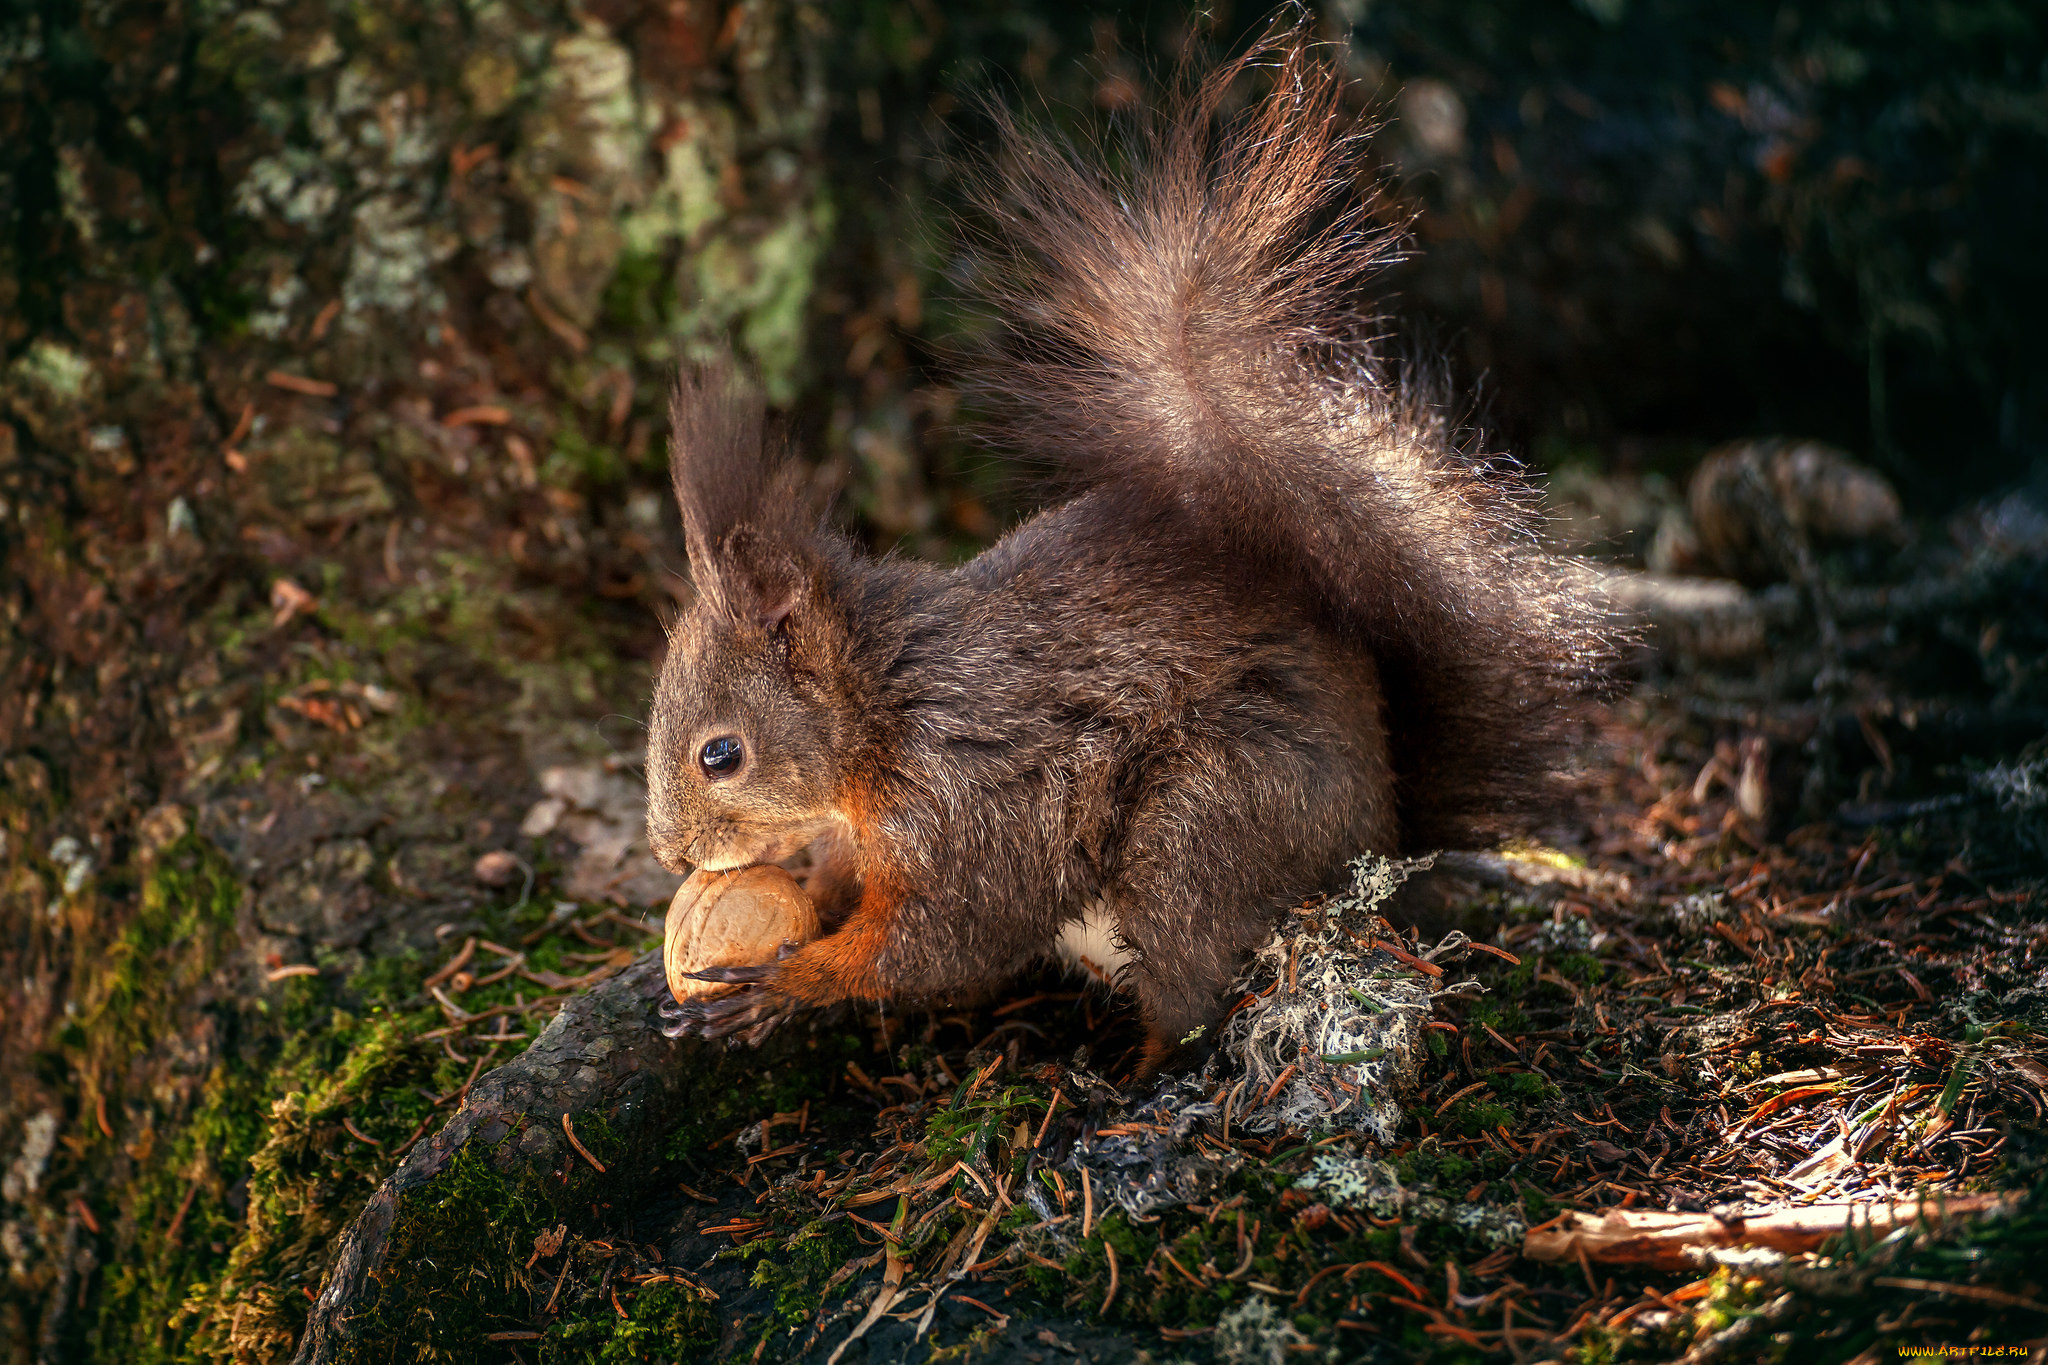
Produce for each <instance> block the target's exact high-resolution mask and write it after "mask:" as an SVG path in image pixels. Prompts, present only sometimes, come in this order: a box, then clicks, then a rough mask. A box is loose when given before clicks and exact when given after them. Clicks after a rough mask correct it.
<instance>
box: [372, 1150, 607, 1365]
mask: <svg viewBox="0 0 2048 1365" xmlns="http://www.w3.org/2000/svg"><path fill="white" fill-rule="evenodd" d="M579 1135H580V1134H579ZM557 1212H558V1211H557V1209H556V1205H555V1202H554V1200H553V1199H552V1198H550V1196H549V1194H548V1192H547V1191H545V1190H544V1189H543V1188H542V1185H541V1180H540V1177H539V1176H537V1175H535V1174H533V1173H532V1172H531V1171H530V1170H528V1169H527V1168H525V1167H520V1168H518V1170H517V1172H516V1173H515V1174H512V1175H507V1174H506V1173H505V1172H503V1171H501V1170H499V1169H498V1166H497V1164H496V1163H495V1162H494V1161H493V1160H492V1158H491V1155H490V1153H488V1152H483V1151H479V1150H477V1149H476V1148H475V1147H474V1146H468V1147H464V1148H463V1150H462V1151H461V1152H459V1153H458V1154H457V1155H456V1157H455V1159H454V1160H453V1161H451V1162H450V1163H449V1164H448V1166H447V1168H446V1169H444V1170H443V1171H442V1172H441V1173H440V1174H439V1175H438V1176H436V1177H435V1178H434V1179H433V1180H432V1181H431V1182H430V1183H429V1184H427V1185H426V1186H424V1187H422V1188H421V1189H419V1190H415V1191H412V1192H411V1193H409V1194H407V1195H406V1196H405V1197H404V1198H403V1199H402V1200H401V1201H400V1204H399V1210H398V1216H397V1218H396V1219H395V1221H394V1222H393V1224H392V1228H391V1236H390V1241H389V1243H388V1244H387V1248H386V1252H385V1257H384V1263H383V1267H382V1269H381V1271H380V1272H379V1275H378V1277H377V1279H378V1284H379V1288H380V1289H381V1291H382V1292H381V1293H380V1294H379V1296H378V1298H377V1300H376V1303H375V1305H374V1306H373V1307H372V1308H371V1309H370V1312H369V1315H368V1318H367V1320H366V1321H363V1322H362V1323H361V1324H360V1333H361V1334H360V1336H359V1337H358V1339H357V1342H356V1345H355V1349H354V1354H355V1355H357V1356H359V1357H361V1358H364V1359H386V1358H396V1359H405V1360H417V1361H433V1360H458V1359H460V1360H467V1359H471V1358H473V1357H474V1356H475V1354H476V1351H477V1345H478V1343H479V1342H480V1341H481V1340H482V1339H483V1338H484V1337H485V1336H486V1335H488V1334H489V1333H492V1332H501V1331H517V1330H520V1329H522V1328H524V1327H526V1326H527V1323H528V1319H527V1317H526V1314H525V1313H524V1312H521V1313H517V1314H514V1313H512V1312H509V1311H508V1310H509V1309H511V1308H512V1307H513V1305H515V1304H517V1305H519V1306H520V1307H521V1308H524V1306H525V1296H526V1295H528V1294H530V1292H531V1291H532V1289H533V1278H532V1275H533V1272H531V1271H530V1270H528V1269H527V1266H526V1262H527V1261H528V1260H529V1259H530V1258H531V1256H532V1252H533V1242H534V1238H535V1237H537V1236H538V1235H539V1234H540V1233H542V1232H544V1231H546V1230H548V1229H549V1228H551V1227H553V1226H554V1225H555V1223H556V1222H557V1221H558V1220H557ZM458 1266H459V1267H461V1271H460V1273H453V1272H452V1270H450V1269H448V1268H452V1267H458ZM563 1358H564V1359H580V1358H583V1357H574V1356H571V1357H563ZM603 1358H605V1359H611V1358H613V1357H603Z"/></svg>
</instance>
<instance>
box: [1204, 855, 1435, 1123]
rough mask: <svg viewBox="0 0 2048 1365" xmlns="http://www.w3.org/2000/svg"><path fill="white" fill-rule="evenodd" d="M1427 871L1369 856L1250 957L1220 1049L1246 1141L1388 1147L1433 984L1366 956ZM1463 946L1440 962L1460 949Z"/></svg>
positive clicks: (1384, 956)
mask: <svg viewBox="0 0 2048 1365" xmlns="http://www.w3.org/2000/svg"><path fill="white" fill-rule="evenodd" d="M1430 861H1431V860H1430V859H1428V858H1420V859H1412V860H1407V861H1396V860H1393V859H1389V858H1382V857H1377V856H1373V855H1368V856H1366V857H1363V858H1360V859H1358V860H1357V861H1356V862H1355V863H1353V864H1352V883H1351V886H1350V888H1349V889H1348V890H1346V891H1345V892H1344V893H1343V894H1341V895H1338V896H1335V897H1333V898H1331V899H1330V900H1329V901H1328V902H1326V903H1325V904H1323V905H1322V906H1320V907H1316V908H1314V909H1311V910H1307V911H1303V912H1300V913H1298V914H1297V915H1296V916H1295V917H1294V918H1293V919H1292V920H1291V921H1290V922H1289V923H1287V924H1286V925H1284V926H1282V928H1281V930H1280V931H1279V932H1277V933H1276V934H1274V936H1273V938H1272V939H1271V940H1270V941H1269V942H1268V943H1267V944H1266V945H1265V947H1263V948H1261V949H1259V950H1258V952H1256V953H1255V954H1253V956H1252V960H1251V963H1250V965H1249V966H1248V967H1247V969H1246V973H1245V975H1244V977H1243V979H1242V980H1241V981H1240V982H1239V989H1240V990H1241V991H1242V993H1244V994H1246V995H1250V996H1252V997H1253V998H1252V999H1251V1001H1250V1002H1249V1003H1247V1004H1246V1005H1245V1006H1244V1007H1243V1008H1241V1009H1239V1010H1237V1011H1236V1012H1235V1013H1234V1014H1232V1015H1231V1016H1230V1018H1229V1020H1228V1021H1227V1022H1226V1023H1225V1024H1224V1026H1223V1033H1222V1038H1221V1042H1222V1048H1223V1052H1224V1053H1225V1055H1226V1056H1227V1057H1228V1059H1229V1060H1230V1061H1231V1063H1233V1064H1234V1065H1235V1066H1237V1067H1239V1068H1241V1069H1242V1071H1243V1079H1242V1081H1240V1082H1238V1083H1237V1087H1236V1091H1235V1092H1234V1094H1236V1095H1240V1096H1242V1097H1243V1098H1242V1099H1241V1101H1240V1102H1239V1103H1238V1104H1236V1105H1234V1106H1233V1108H1234V1109H1235V1110H1236V1113H1237V1121H1238V1123H1239V1124H1240V1125H1241V1126H1242V1127H1243V1128H1244V1129H1245V1130H1246V1131H1248V1132H1253V1133H1272V1132H1276V1131H1278V1130H1279V1129H1281V1128H1283V1127H1285V1128H1292V1129H1296V1130H1300V1131H1304V1132H1307V1131H1315V1132H1332V1131H1357V1132H1361V1133H1365V1134H1368V1135H1370V1136H1371V1137H1372V1138H1374V1139H1375V1140H1376V1141H1379V1142H1381V1143H1392V1142H1393V1141H1394V1134H1395V1131H1396V1130H1397V1129H1398V1127H1399V1126H1400V1122H1401V1105H1400V1097H1401V1096H1402V1094H1403V1093H1405V1092H1406V1090H1407V1089H1408V1088H1409V1087H1410V1085H1411V1084H1412V1082H1413V1080H1414V1076H1415V1073H1416V1069H1417V1068H1418V1067H1419V1066H1420V1064H1421V1059H1422V1054H1423V1051H1424V1048H1425V1044H1426V1040H1427V1037H1428V1032H1429V1017H1430V999H1431V995H1432V991H1431V986H1430V982H1431V978H1430V977H1429V976H1428V975H1427V974H1426V972H1425V971H1424V970H1423V969H1421V968H1417V967H1416V966H1414V965H1413V964H1412V962H1411V961H1408V960H1404V958H1403V957H1397V956H1395V955H1394V954H1393V953H1392V952H1389V951H1387V949H1386V948H1385V947H1379V946H1375V944H1376V942H1377V940H1376V939H1375V937H1374V935H1375V933H1376V926H1377V925H1378V924H1379V918H1378V915H1379V908H1380V907H1381V906H1382V905H1383V904H1385V902H1386V901H1387V899H1388V898H1389V897H1390V896H1392V895H1393V894H1394V892H1395V891H1397V890H1399V889H1400V887H1401V884H1402V883H1403V882H1405V881H1406V880H1407V879H1408V877H1409V876H1410V874H1412V873H1414V872H1418V871H1422V870H1424V869H1426V868H1427V867H1429V866H1430ZM1463 942H1464V938H1463V936H1462V935H1454V936H1453V939H1447V940H1445V943H1444V944H1443V945H1442V946H1441V947H1440V948H1439V949H1437V950H1435V951H1438V952H1444V951H1448V950H1449V949H1451V948H1452V947H1454V946H1457V945H1458V944H1462V943H1463Z"/></svg>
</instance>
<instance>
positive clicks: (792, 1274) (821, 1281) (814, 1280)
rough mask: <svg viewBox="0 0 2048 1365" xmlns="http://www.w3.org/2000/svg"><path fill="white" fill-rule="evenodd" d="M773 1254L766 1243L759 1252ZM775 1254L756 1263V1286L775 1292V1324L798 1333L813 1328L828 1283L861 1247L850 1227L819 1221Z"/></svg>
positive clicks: (777, 1245) (779, 1246)
mask: <svg viewBox="0 0 2048 1365" xmlns="http://www.w3.org/2000/svg"><path fill="white" fill-rule="evenodd" d="M749 1249H750V1250H754V1248H749ZM769 1250H770V1246H769V1244H768V1243H765V1242H764V1243H762V1244H760V1246H759V1248H758V1251H759V1252H761V1253H765V1252H768V1251H769ZM772 1250H773V1254H772V1255H768V1254H761V1255H760V1256H759V1259H758V1260H756V1261H755V1263H754V1273H753V1277H752V1283H753V1286H754V1288H756V1289H770V1290H773V1291H774V1292H775V1308H774V1312H773V1318H774V1321H775V1322H776V1323H777V1324H778V1325H780V1326H781V1327H782V1328H784V1329H785V1330H786V1331H789V1332H797V1331H801V1330H802V1329H804V1328H805V1327H808V1326H809V1325H810V1323H811V1320H812V1319H813V1318H814V1317H815V1316H816V1315H817V1312H818V1309H819V1308H820V1307H821V1306H822V1305H823V1303H824V1289H825V1283H826V1281H827V1280H829V1279H831V1278H832V1273H833V1272H834V1271H836V1270H838V1269H839V1267H841V1266H842V1265H845V1264H846V1262H847V1261H849V1260H851V1259H852V1258H854V1257H856V1256H858V1255H860V1244H859V1243H858V1242H857V1241H855V1240H854V1236H853V1232H852V1228H851V1225H850V1224H848V1223H845V1222H839V1223H825V1222H822V1221H819V1222H813V1223H811V1224H809V1225H808V1226H806V1227H805V1228H804V1229H803V1230H802V1231H801V1232H799V1233H797V1235H796V1236H795V1237H792V1238H790V1239H789V1240H788V1241H786V1242H779V1243H775V1244H774V1245H773V1248H772Z"/></svg>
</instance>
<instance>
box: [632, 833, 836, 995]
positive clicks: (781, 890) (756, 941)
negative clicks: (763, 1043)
mask: <svg viewBox="0 0 2048 1365" xmlns="http://www.w3.org/2000/svg"><path fill="white" fill-rule="evenodd" d="M662 932H663V939H662V945H661V961H662V966H663V968H664V969H665V970H666V971H667V973H668V988H669V991H670V992H671V993H672V994H673V995H674V996H675V998H676V999H678V1000H701V999H705V998H707V997H710V996H718V995H724V994H727V993H728V992H730V991H731V990H733V989H734V988H733V987H731V986H727V985H722V984H720V983H718V982H715V981H698V980H695V979H693V978H692V977H690V976H689V975H688V974H689V973H691V972H698V971H702V970H704V969H705V968H706V967H757V966H762V965H765V964H767V963H770V962H773V961H774V960H775V958H776V955H777V953H779V952H780V951H781V948H782V945H783V944H784V943H785V942H787V943H808V942H810V941H811V940H812V939H814V938H816V937H817V936H818V912H817V911H816V910H815V909H814V908H813V907H812V905H811V898H810V897H809V896H806V895H805V894H804V893H803V888H801V887H799V886H798V885H797V884H796V879H795V878H794V877H791V876H790V875H789V874H788V873H787V872H785V871H783V870H782V869H781V868H779V867H776V866H774V865H773V864H769V863H763V864H759V865H756V866H754V867H743V868H739V869H736V870H734V871H729V872H706V871H702V870H699V871H697V872H693V873H691V874H690V879H689V880H688V881H686V882H684V883H683V884H682V886H681V887H679V888H678V889H677V891H676V895H675V899H674V900H672V901H670V902H669V906H668V919H667V922H666V923H665V924H664V925H663V930H662Z"/></svg>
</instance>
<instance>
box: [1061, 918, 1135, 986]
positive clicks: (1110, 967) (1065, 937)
mask: <svg viewBox="0 0 2048 1365" xmlns="http://www.w3.org/2000/svg"><path fill="white" fill-rule="evenodd" d="M1054 947H1055V949H1056V950H1057V951H1058V953H1059V955H1060V960H1061V961H1063V962H1065V963H1066V964H1067V965H1068V966H1069V967H1073V968H1076V969H1077V970H1079V971H1080V972H1081V974H1082V975H1084V976H1086V977H1088V978H1089V979H1090V980H1092V981H1094V982H1095V983H1096V984H1097V985H1100V986H1103V987H1114V986H1115V985H1116V977H1117V973H1118V972H1120V971H1122V970H1123V969H1124V968H1125V966H1127V965H1128V964H1129V963H1130V960H1131V955H1130V954H1129V953H1128V952H1126V951H1125V950H1124V948H1123V947H1122V946H1121V945H1120V944H1118V943H1117V941H1116V920H1115V918H1114V917H1113V916H1112V915H1111V914H1110V912H1109V907H1108V906H1106V905H1104V904H1103V903H1102V902H1101V901H1100V900H1095V901H1091V902H1090V903H1089V905H1088V908H1087V909H1086V910H1085V911H1083V912H1082V914H1081V918H1079V919H1075V920H1068V921H1067V922H1066V924H1065V925H1063V926H1062V927H1061V929H1060V937H1059V941H1058V943H1056V944H1055V945H1054Z"/></svg>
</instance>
